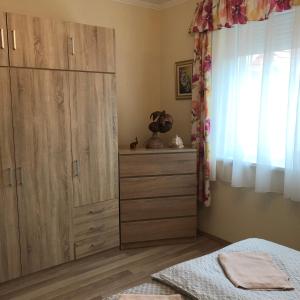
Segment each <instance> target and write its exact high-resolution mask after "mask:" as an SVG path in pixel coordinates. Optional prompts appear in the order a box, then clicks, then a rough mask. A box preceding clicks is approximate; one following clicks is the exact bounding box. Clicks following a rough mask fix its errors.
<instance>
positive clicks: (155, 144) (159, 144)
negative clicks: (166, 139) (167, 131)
mask: <svg viewBox="0 0 300 300" xmlns="http://www.w3.org/2000/svg"><path fill="white" fill-rule="evenodd" d="M146 148H147V149H161V148H164V143H163V141H162V140H161V139H160V137H159V136H158V132H154V133H153V135H152V137H151V138H150V139H149V140H148V141H147V143H146Z"/></svg>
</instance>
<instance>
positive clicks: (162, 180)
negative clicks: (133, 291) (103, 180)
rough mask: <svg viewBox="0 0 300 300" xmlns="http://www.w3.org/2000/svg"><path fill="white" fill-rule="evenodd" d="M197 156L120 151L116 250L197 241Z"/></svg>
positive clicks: (187, 151)
mask: <svg viewBox="0 0 300 300" xmlns="http://www.w3.org/2000/svg"><path fill="white" fill-rule="evenodd" d="M196 160H197V158H196V151H195V150H194V149H181V150H172V149H162V150H146V149H138V150H120V151H119V164H120V221H121V222H120V224H121V246H122V248H131V247H139V246H147V245H155V244H162V243H170V242H174V241H176V242H178V241H180V240H182V241H185V240H188V239H193V238H195V237H196V227H197V200H196Z"/></svg>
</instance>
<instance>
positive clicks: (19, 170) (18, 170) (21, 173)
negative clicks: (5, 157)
mask: <svg viewBox="0 0 300 300" xmlns="http://www.w3.org/2000/svg"><path fill="white" fill-rule="evenodd" d="M17 173H18V185H23V169H22V167H19V168H17Z"/></svg>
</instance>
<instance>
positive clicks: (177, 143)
mask: <svg viewBox="0 0 300 300" xmlns="http://www.w3.org/2000/svg"><path fill="white" fill-rule="evenodd" d="M170 148H177V149H183V148H184V144H183V140H182V138H181V137H180V136H178V135H176V136H175V137H174V138H172V141H171V143H170Z"/></svg>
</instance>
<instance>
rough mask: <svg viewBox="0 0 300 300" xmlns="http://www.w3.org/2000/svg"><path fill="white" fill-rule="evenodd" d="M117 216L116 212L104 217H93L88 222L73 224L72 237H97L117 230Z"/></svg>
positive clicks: (79, 239)
mask: <svg viewBox="0 0 300 300" xmlns="http://www.w3.org/2000/svg"><path fill="white" fill-rule="evenodd" d="M118 228H119V217H118V215H117V214H113V215H111V216H107V217H105V218H99V219H93V220H90V221H89V222H85V223H79V224H75V226H74V239H75V241H81V240H84V239H87V238H92V237H97V236H99V235H101V234H105V233H107V232H117V231H118Z"/></svg>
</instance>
